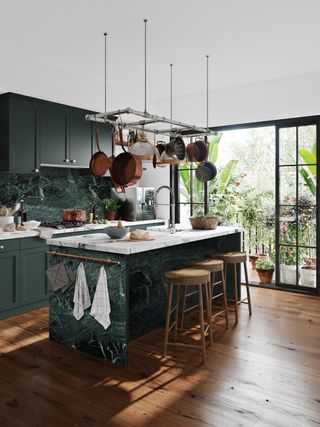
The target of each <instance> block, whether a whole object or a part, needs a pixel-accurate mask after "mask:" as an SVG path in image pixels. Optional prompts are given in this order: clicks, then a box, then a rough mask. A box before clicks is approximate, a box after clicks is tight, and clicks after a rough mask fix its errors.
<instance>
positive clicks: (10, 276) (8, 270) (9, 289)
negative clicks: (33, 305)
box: [0, 251, 19, 314]
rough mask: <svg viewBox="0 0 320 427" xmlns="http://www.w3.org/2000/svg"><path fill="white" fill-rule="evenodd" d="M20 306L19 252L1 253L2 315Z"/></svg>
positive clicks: (0, 294)
mask: <svg viewBox="0 0 320 427" xmlns="http://www.w3.org/2000/svg"><path fill="white" fill-rule="evenodd" d="M18 304H19V251H9V252H5V253H0V314H1V312H2V311H7V310H10V309H13V308H16V307H17V306H18Z"/></svg>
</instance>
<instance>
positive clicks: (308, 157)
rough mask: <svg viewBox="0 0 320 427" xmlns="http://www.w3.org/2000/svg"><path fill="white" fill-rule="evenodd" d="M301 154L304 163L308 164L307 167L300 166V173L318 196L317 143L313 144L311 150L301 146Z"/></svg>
mask: <svg viewBox="0 0 320 427" xmlns="http://www.w3.org/2000/svg"><path fill="white" fill-rule="evenodd" d="M299 155H300V157H301V159H302V160H303V161H304V163H306V164H307V168H305V167H301V168H300V175H301V176H302V177H303V179H304V181H305V183H306V185H307V186H308V188H309V190H310V192H311V194H312V195H313V196H316V176H317V167H316V163H317V144H316V142H315V143H314V144H313V146H312V148H311V150H307V149H306V148H300V150H299Z"/></svg>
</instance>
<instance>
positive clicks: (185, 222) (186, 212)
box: [180, 203, 191, 227]
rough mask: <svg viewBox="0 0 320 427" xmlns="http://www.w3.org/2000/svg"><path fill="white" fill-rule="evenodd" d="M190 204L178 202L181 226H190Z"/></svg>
mask: <svg viewBox="0 0 320 427" xmlns="http://www.w3.org/2000/svg"><path fill="white" fill-rule="evenodd" d="M190 208H191V205H190V204H186V203H184V204H180V225H181V226H183V227H190V222H189V217H190V215H191V214H190Z"/></svg>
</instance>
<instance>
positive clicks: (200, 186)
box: [192, 171, 204, 203]
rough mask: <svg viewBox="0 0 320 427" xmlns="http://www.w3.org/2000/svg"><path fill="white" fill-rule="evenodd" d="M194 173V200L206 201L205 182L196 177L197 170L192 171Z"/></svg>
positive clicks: (197, 201) (195, 201)
mask: <svg viewBox="0 0 320 427" xmlns="http://www.w3.org/2000/svg"><path fill="white" fill-rule="evenodd" d="M192 173H193V180H192V191H193V195H192V196H193V202H194V203H203V201H204V183H203V182H202V181H199V180H198V179H197V178H196V175H195V171H192Z"/></svg>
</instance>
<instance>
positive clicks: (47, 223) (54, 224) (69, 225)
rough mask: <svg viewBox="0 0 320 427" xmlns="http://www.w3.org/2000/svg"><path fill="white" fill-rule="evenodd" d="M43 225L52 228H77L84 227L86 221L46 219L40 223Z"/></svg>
mask: <svg viewBox="0 0 320 427" xmlns="http://www.w3.org/2000/svg"><path fill="white" fill-rule="evenodd" d="M40 226H41V227H50V228H58V229H60V230H63V229H65V228H76V227H83V226H84V222H82V221H75V222H67V221H44V222H42V223H41V224H40Z"/></svg>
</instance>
